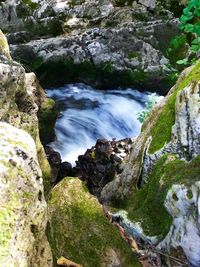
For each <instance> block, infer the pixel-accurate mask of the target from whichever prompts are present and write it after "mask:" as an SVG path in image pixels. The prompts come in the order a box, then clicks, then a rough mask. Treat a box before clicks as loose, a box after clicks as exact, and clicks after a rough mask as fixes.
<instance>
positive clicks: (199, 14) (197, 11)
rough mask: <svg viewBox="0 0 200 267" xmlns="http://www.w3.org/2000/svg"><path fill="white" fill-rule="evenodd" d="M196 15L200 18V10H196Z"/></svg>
mask: <svg viewBox="0 0 200 267" xmlns="http://www.w3.org/2000/svg"><path fill="white" fill-rule="evenodd" d="M194 15H195V16H197V17H200V8H198V9H195V11H194Z"/></svg>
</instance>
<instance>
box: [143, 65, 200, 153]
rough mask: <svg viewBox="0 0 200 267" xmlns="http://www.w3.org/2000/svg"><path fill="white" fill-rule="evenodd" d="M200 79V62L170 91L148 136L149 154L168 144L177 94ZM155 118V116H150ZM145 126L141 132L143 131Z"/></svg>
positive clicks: (149, 121) (173, 121) (173, 120)
mask: <svg viewBox="0 0 200 267" xmlns="http://www.w3.org/2000/svg"><path fill="white" fill-rule="evenodd" d="M199 79H200V61H198V62H197V64H196V65H195V66H194V67H193V68H192V69H191V71H190V72H189V73H187V74H186V75H185V76H183V77H181V78H180V79H179V80H178V82H177V83H176V85H175V86H174V88H172V90H171V94H170V95H169V98H168V100H167V102H166V104H165V105H164V107H163V108H162V110H161V112H160V113H159V115H158V116H157V118H156V122H155V124H154V126H153V127H152V128H151V131H150V135H151V136H152V142H151V144H150V147H149V150H148V152H149V153H152V154H153V153H154V152H156V151H157V150H159V149H161V148H162V147H163V146H164V145H165V143H169V142H170V140H171V130H172V126H173V125H174V123H175V102H176V96H177V94H178V92H180V91H181V90H183V89H184V88H185V87H186V86H189V85H190V84H191V83H197V82H198V81H199ZM152 115H154V116H155V114H152ZM152 119H153V120H154V119H155V118H152V116H150V118H149V120H148V121H147V122H146V123H145V125H148V123H151V120H152ZM145 125H144V127H143V131H144V130H145Z"/></svg>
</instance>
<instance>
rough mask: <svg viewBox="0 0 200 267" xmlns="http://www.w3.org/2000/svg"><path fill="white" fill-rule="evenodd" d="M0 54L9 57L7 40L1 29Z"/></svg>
mask: <svg viewBox="0 0 200 267" xmlns="http://www.w3.org/2000/svg"><path fill="white" fill-rule="evenodd" d="M0 54H1V55H5V56H6V58H7V59H10V51H9V46H8V42H7V39H6V37H5V36H4V34H3V33H2V31H1V30H0Z"/></svg>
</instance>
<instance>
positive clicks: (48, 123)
mask: <svg viewBox="0 0 200 267" xmlns="http://www.w3.org/2000/svg"><path fill="white" fill-rule="evenodd" d="M57 116H58V110H57V109H56V107H55V101H54V100H53V99H50V98H49V99H45V100H44V101H43V102H42V104H41V107H40V110H39V112H38V120H39V132H40V138H41V141H42V143H44V144H46V143H49V142H51V141H52V140H53V139H54V137H55V133H54V126H55V121H56V119H57Z"/></svg>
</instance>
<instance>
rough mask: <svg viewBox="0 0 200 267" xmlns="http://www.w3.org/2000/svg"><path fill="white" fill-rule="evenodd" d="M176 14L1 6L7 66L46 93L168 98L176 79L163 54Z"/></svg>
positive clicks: (84, 4) (105, 6)
mask: <svg viewBox="0 0 200 267" xmlns="http://www.w3.org/2000/svg"><path fill="white" fill-rule="evenodd" d="M181 10H182V6H181V3H180V2H179V1H160V0H147V1H110V0H105V1H92V0H87V1H62V2H60V1H46V0H37V1H32V0H28V1H17V0H13V1H12V3H10V1H9V0H7V1H3V2H2V3H0V27H1V28H2V29H3V31H4V32H5V33H6V35H7V38H8V41H9V43H10V44H11V53H12V56H13V58H14V59H16V60H17V61H20V62H22V63H23V64H24V65H25V66H27V68H28V69H31V70H33V71H36V72H37V74H38V77H39V79H40V81H41V82H42V83H43V84H45V86H54V85H61V84H64V83H67V82H84V83H87V84H90V85H92V86H95V87H97V88H113V87H118V86H136V87H138V88H141V89H146V88H148V90H157V91H160V92H161V93H166V92H167V90H168V89H169V87H170V83H171V84H172V83H173V82H172V78H173V76H174V71H175V69H174V68H173V67H172V66H171V64H170V59H169V55H167V53H166V49H167V48H168V47H169V44H170V41H171V39H172V38H173V37H174V36H176V35H177V34H179V32H178V29H177V25H178V19H177V16H178V15H179V14H180V12H181ZM155 84H156V87H155Z"/></svg>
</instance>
